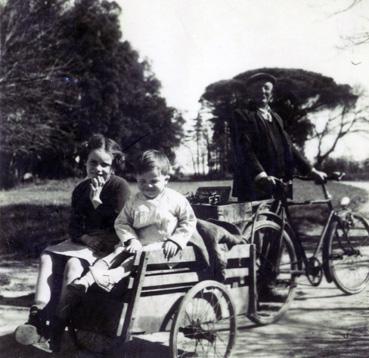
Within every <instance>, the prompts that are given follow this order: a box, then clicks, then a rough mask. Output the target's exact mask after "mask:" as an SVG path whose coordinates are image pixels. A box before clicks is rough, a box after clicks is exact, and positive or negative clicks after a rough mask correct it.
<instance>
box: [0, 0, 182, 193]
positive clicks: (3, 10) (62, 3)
mask: <svg viewBox="0 0 369 358" xmlns="http://www.w3.org/2000/svg"><path fill="white" fill-rule="evenodd" d="M120 12H121V9H120V7H119V6H118V5H117V4H116V3H115V2H111V1H103V0H102V1H100V0H76V1H74V2H73V3H71V2H70V1H69V0H53V1H51V0H46V1H45V0H8V1H7V2H6V3H5V5H1V6H0V23H1V25H0V26H1V36H0V65H1V66H0V127H1V141H2V147H1V153H0V156H1V167H2V169H3V170H2V173H3V178H1V182H0V185H2V186H4V185H10V184H11V181H12V180H11V179H12V178H13V177H14V175H15V174H17V173H18V176H19V177H21V175H22V172H24V171H29V170H32V171H34V172H36V173H37V174H38V175H40V176H48V177H62V176H67V175H72V174H73V173H74V171H75V166H76V163H75V160H74V158H75V157H76V155H77V152H78V148H79V145H80V144H81V142H83V141H85V140H86V139H87V138H88V137H89V136H90V135H91V134H92V133H96V132H101V133H104V134H106V135H108V136H111V137H112V138H114V139H115V140H117V141H118V142H120V143H121V144H122V146H123V147H124V148H126V149H127V151H129V153H130V154H132V155H134V154H135V153H136V152H137V151H138V150H141V149H146V148H148V147H155V148H160V149H163V150H164V151H165V152H166V153H167V154H168V155H169V156H170V157H171V158H173V157H174V153H173V147H174V146H176V145H178V144H179V142H180V139H181V135H182V124H183V118H182V116H181V114H180V113H179V112H177V111H176V110H175V109H174V108H172V107H168V106H167V104H166V101H165V99H164V98H162V97H161V95H160V82H159V81H158V79H157V78H156V77H155V75H154V74H153V73H152V71H151V69H150V66H149V64H148V63H147V62H146V61H142V60H140V58H139V55H138V53H137V52H136V51H135V50H134V49H133V48H132V47H131V45H130V43H129V42H127V41H124V40H122V33H121V31H120V23H119V15H120ZM138 140H139V141H138ZM135 142H136V144H135V145H134V146H130V145H131V144H132V143H135ZM4 169H5V170H4Z"/></svg>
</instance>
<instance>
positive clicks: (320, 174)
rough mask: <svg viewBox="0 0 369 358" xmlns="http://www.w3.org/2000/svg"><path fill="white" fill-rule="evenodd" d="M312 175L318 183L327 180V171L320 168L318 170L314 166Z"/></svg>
mask: <svg viewBox="0 0 369 358" xmlns="http://www.w3.org/2000/svg"><path fill="white" fill-rule="evenodd" d="M310 175H311V177H312V178H313V179H314V181H315V182H316V183H318V184H322V183H325V182H326V181H327V173H325V172H321V171H320V170H316V169H315V168H313V169H312V170H311V173H310Z"/></svg>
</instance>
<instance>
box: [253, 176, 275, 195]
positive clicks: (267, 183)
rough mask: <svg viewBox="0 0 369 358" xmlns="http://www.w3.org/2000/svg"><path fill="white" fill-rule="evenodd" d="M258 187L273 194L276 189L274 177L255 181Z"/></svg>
mask: <svg viewBox="0 0 369 358" xmlns="http://www.w3.org/2000/svg"><path fill="white" fill-rule="evenodd" d="M255 184H256V186H257V187H258V188H259V189H260V190H262V191H264V192H267V193H272V192H273V190H274V189H275V187H276V181H275V178H274V177H273V176H269V175H265V176H260V177H258V178H256V179H255Z"/></svg>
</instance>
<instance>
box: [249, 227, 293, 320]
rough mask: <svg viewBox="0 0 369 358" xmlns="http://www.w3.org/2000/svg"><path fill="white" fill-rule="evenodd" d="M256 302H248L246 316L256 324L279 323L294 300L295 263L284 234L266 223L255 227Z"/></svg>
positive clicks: (287, 236)
mask: <svg viewBox="0 0 369 358" xmlns="http://www.w3.org/2000/svg"><path fill="white" fill-rule="evenodd" d="M254 244H255V246H256V262H255V271H256V297H255V298H256V300H255V302H252V301H250V302H249V312H248V317H249V318H250V319H251V320H252V321H254V322H255V323H258V324H270V323H274V322H276V321H278V320H279V319H280V318H281V317H282V316H283V315H284V313H285V312H286V311H287V310H288V308H289V306H290V304H291V303H292V301H293V298H294V293H295V288H296V285H297V283H296V278H297V276H298V264H297V262H298V260H297V256H296V252H295V249H294V245H293V243H292V240H291V238H290V236H289V235H288V232H287V231H283V233H281V226H280V225H279V224H277V223H275V222H273V221H269V220H265V221H260V222H257V223H256V224H255V232H254Z"/></svg>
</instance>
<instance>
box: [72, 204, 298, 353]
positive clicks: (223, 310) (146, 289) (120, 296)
mask: <svg viewBox="0 0 369 358" xmlns="http://www.w3.org/2000/svg"><path fill="white" fill-rule="evenodd" d="M259 204H260V203H225V204H219V202H218V203H214V202H213V203H211V204H209V203H197V204H193V209H194V211H195V213H196V215H197V217H198V218H202V219H216V220H222V221H223V222H224V223H227V224H231V225H235V226H237V228H238V230H239V232H240V233H241V234H242V235H243V236H244V237H245V242H246V243H245V244H241V245H236V246H234V247H233V248H232V249H230V250H229V251H226V250H225V251H224V256H225V258H226V263H227V264H226V269H225V281H224V282H222V283H220V282H218V281H216V280H214V275H213V273H212V272H211V270H209V268H208V267H207V266H206V265H205V264H204V263H203V261H202V259H201V258H200V257H199V255H198V253H197V252H196V251H195V249H194V247H187V248H185V249H184V250H182V251H181V252H180V253H179V254H177V255H176V256H175V257H174V258H172V259H170V260H169V261H168V260H166V259H165V257H164V256H163V253H162V252H161V251H160V252H141V253H139V254H137V255H136V258H135V263H134V267H133V270H132V273H131V275H130V277H129V278H128V280H126V281H125V282H121V283H119V284H118V285H117V286H116V287H115V288H114V290H113V291H112V292H111V293H109V294H107V293H105V292H102V291H101V290H100V291H99V289H95V290H89V292H88V294H87V295H86V297H85V298H84V300H83V303H82V304H81V305H80V306H79V307H78V310H77V311H76V312H75V314H74V315H73V321H72V326H73V329H72V332H73V333H74V338H75V340H76V342H77V343H78V344H79V345H80V346H82V347H83V348H85V349H89V350H92V351H101V352H108V351H119V352H122V350H123V351H124V346H126V345H127V342H129V341H130V339H131V338H132V336H133V335H135V336H136V335H138V334H143V333H145V334H147V333H153V332H168V333H169V356H170V357H173V358H174V357H228V356H229V355H230V354H231V351H232V348H233V346H234V344H235V340H236V332H237V316H239V315H245V314H246V315H247V316H248V317H249V318H251V319H252V320H254V321H255V322H257V323H261V324H267V323H271V322H275V321H276V320H277V319H279V318H280V317H281V316H282V314H283V313H284V311H285V310H286V309H287V307H288V305H287V304H286V302H287V301H288V300H290V297H292V291H293V289H294V286H295V282H294V280H295V274H294V272H293V270H294V267H292V266H293V265H294V264H295V263H294V261H296V260H289V262H288V265H289V266H291V263H292V266H291V270H289V271H288V270H287V271H286V267H284V268H283V270H284V272H282V274H283V275H286V273H287V274H288V277H287V279H286V280H285V282H287V285H286V297H287V301H286V302H283V303H275V302H260V301H258V295H257V274H258V272H257V271H258V269H259V268H260V265H259V266H258V263H259V264H260V255H259V252H257V248H258V247H259V248H260V245H257V244H254V242H255V241H254V238H255V237H258V238H259V239H260V238H261V239H262V240H263V238H264V240H265V238H266V237H267V236H268V235H269V234H270V232H274V233H275V234H277V236H278V237H279V238H280V239H282V242H283V239H284V237H283V236H281V231H280V227H279V226H278V225H277V224H276V223H274V222H271V221H268V220H264V219H263V215H259V216H258V214H257V213H255V210H256V211H257V210H258V209H257V208H260V205H259ZM258 218H261V220H259V219H258ZM247 239H248V240H247ZM122 354H123V353H122Z"/></svg>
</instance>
